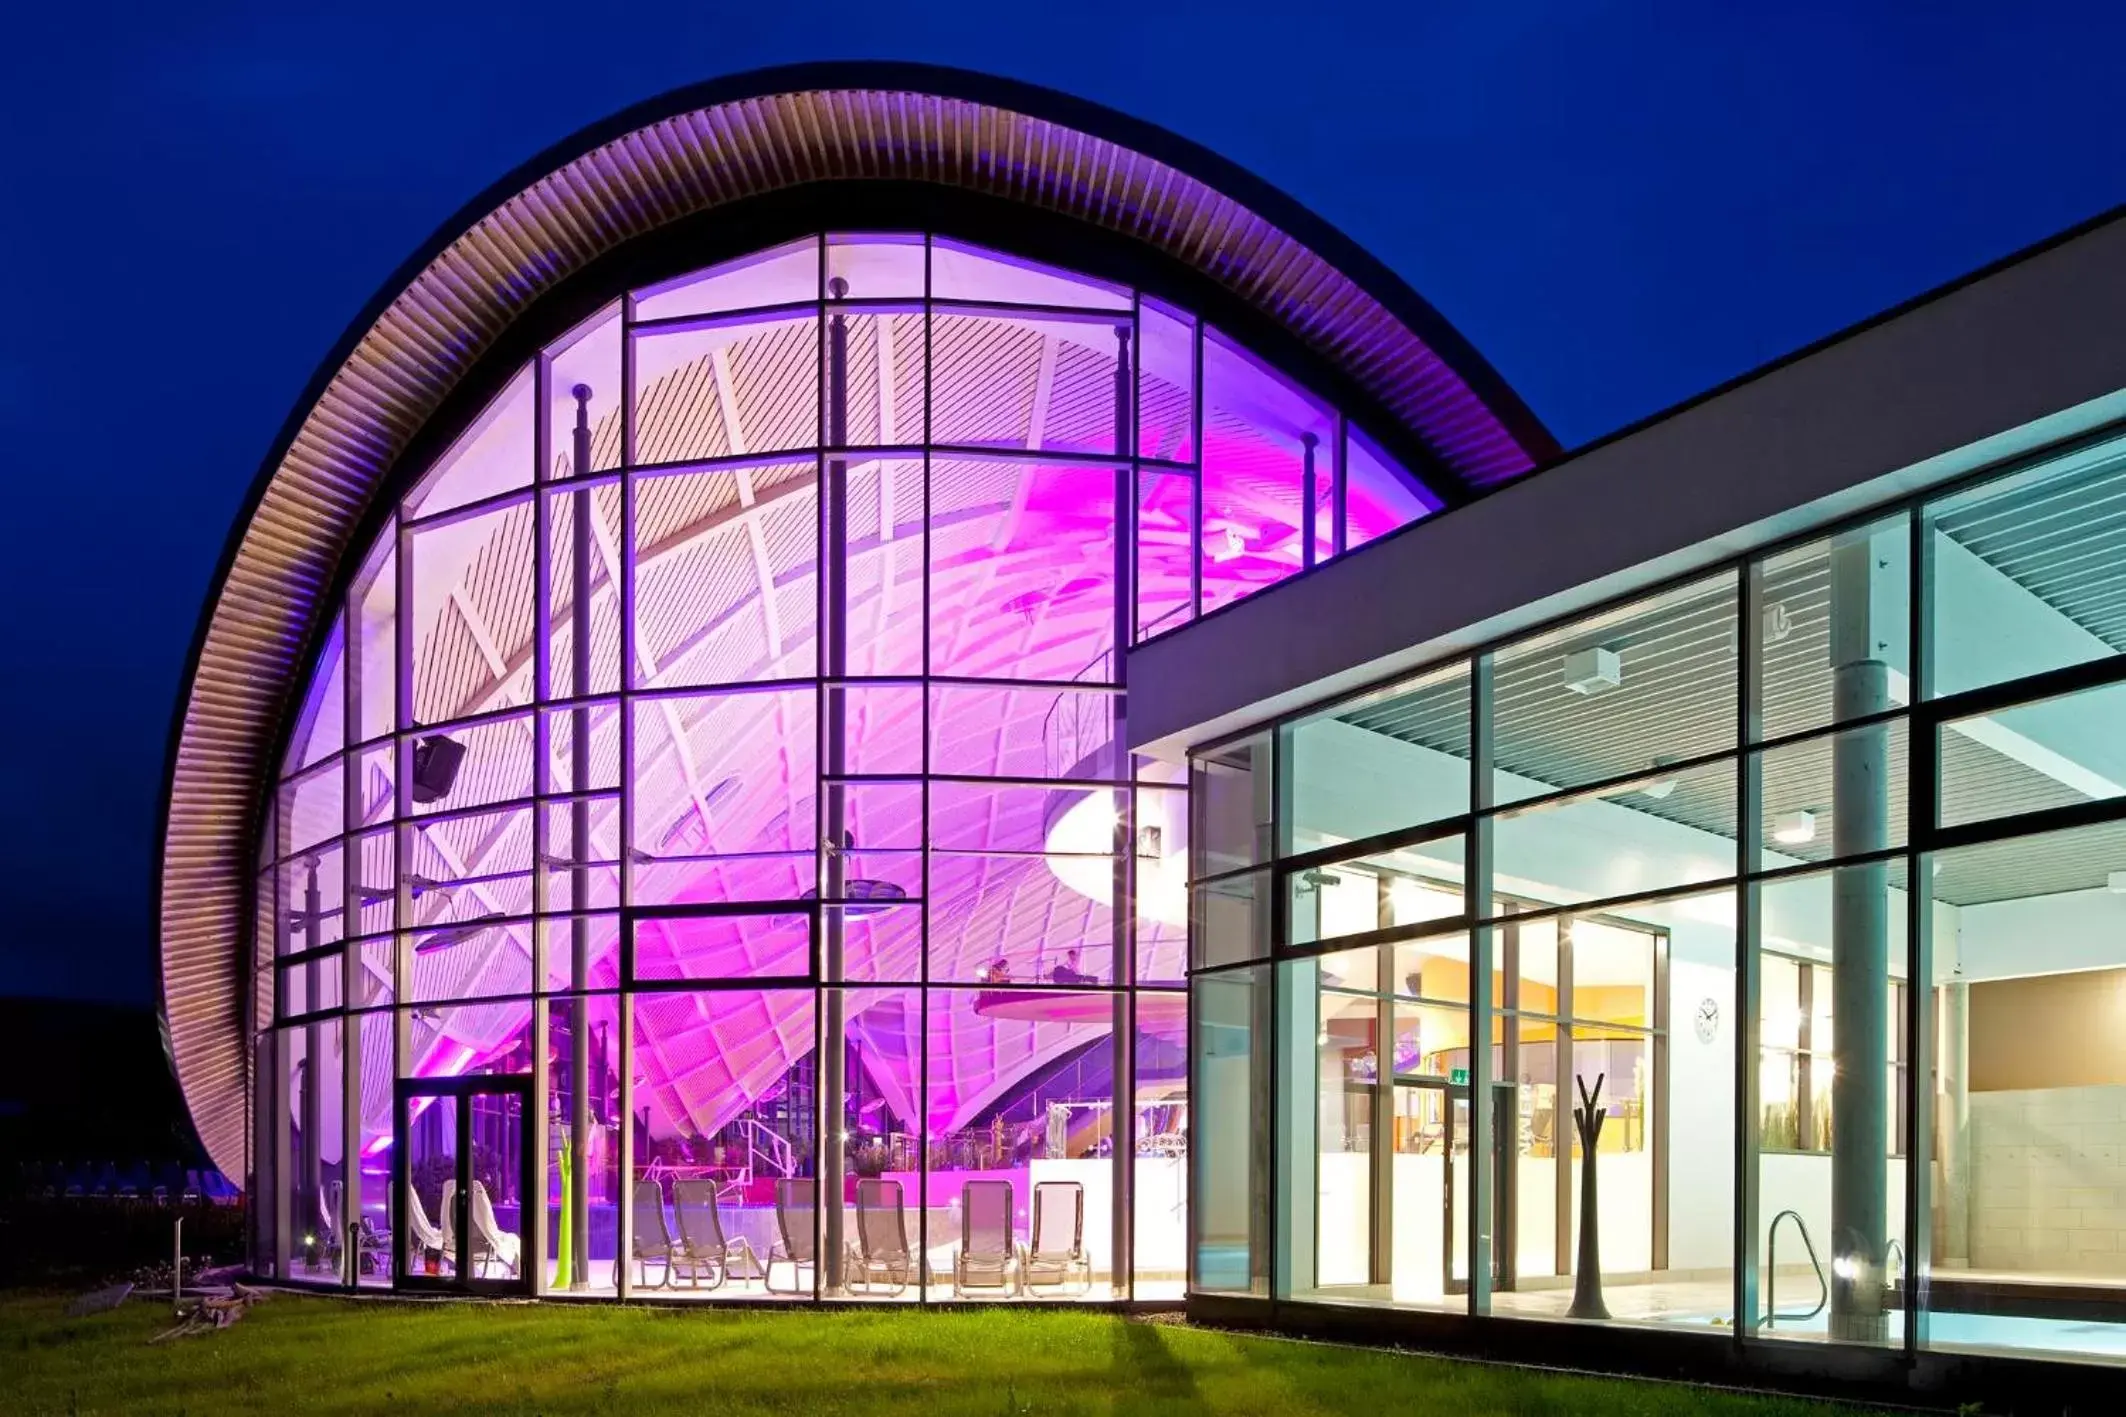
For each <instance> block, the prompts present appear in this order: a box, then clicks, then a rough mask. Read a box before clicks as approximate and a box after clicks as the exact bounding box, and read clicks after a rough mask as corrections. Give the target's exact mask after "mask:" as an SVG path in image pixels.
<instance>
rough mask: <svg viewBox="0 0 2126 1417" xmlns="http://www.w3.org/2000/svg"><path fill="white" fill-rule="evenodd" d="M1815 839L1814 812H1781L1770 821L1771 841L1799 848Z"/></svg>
mask: <svg viewBox="0 0 2126 1417" xmlns="http://www.w3.org/2000/svg"><path fill="white" fill-rule="evenodd" d="M1815 839H1816V814H1815V813H1814V812H1782V813H1780V814H1779V816H1777V817H1776V818H1774V819H1773V821H1772V840H1773V841H1777V842H1782V843H1784V844H1786V845H1788V846H1799V845H1800V844H1801V843H1802V842H1805V841H1814V840H1815Z"/></svg>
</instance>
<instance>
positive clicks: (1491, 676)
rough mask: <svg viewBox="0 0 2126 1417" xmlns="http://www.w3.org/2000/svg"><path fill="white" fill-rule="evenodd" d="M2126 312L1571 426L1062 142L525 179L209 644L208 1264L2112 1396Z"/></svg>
mask: <svg viewBox="0 0 2126 1417" xmlns="http://www.w3.org/2000/svg"><path fill="white" fill-rule="evenodd" d="M2122 272H2126V224H2115V223H2112V222H2108V221H2107V222H2099V223H2096V224H2093V225H2091V226H2089V227H2086V228H2084V229H2081V230H2079V231H2077V232H2075V233H2072V234H2070V235H2069V236H2067V237H2064V238H2062V239H2060V240H2059V241H2057V242H2055V243H2052V244H2050V245H2048V246H2047V247H2045V248H2043V249H2041V250H2038V251H2036V252H2033V253H2030V254H2027V255H2025V256H2022V257H2019V258H2017V259H2016V260H2014V261H2011V262H2008V263H2005V264H2004V265H2002V266H2000V267H1997V268H1995V269H1993V270H1991V271H1988V272H1985V273H1983V274H1981V275H1980V276H1977V277H1974V278H1972V279H1971V280H1969V281H1967V282H1964V283H1962V284H1960V285H1958V286H1956V287H1953V288H1951V289H1949V290H1947V291H1944V292H1940V293H1937V294H1936V295H1933V296H1930V297H1928V298H1926V299H1924V300H1922V301H1919V302H1915V303H1914V304H1913V305H1911V306H1908V307H1905V308H1903V309H1901V310H1899V311H1895V312H1892V313H1891V314H1890V315H1887V316H1885V317H1883V318H1882V319H1880V320H1878V321H1875V322H1872V323H1871V324H1869V325H1868V326H1865V327H1863V328H1862V329H1860V330H1857V331H1854V332H1850V333H1848V334H1845V335H1841V336H1839V337H1837V338H1836V339H1834V340H1831V341H1828V342H1826V343H1825V344H1823V345H1821V346H1818V347H1816V348H1814V349H1811V350H1809V351H1805V352H1804V353H1802V354H1800V355H1797V356H1795V357H1794V358H1792V359H1790V360H1787V361H1783V362H1782V363H1780V364H1779V365H1776V366H1774V367H1772V368H1770V369H1768V370H1765V371H1761V372H1759V373H1757V374H1754V375H1752V376H1749V377H1748V378H1746V379H1743V380H1740V381H1737V382H1736V383H1735V384H1733V385H1731V386H1729V387H1727V388H1724V389H1722V390H1718V391H1716V392H1714V393H1712V394H1709V395H1707V396H1706V397H1705V398H1703V399H1701V400H1698V401H1696V402H1694V403H1692V404H1690V405H1687V406H1685V407H1684V408H1681V409H1678V410H1675V411H1672V412H1670V413H1667V414H1664V415H1662V416H1660V417H1658V418H1656V419H1653V420H1650V421H1649V422H1647V423H1645V424H1643V425H1641V426H1639V427H1636V428H1633V429H1630V430H1626V431H1625V432H1623V433H1621V434H1618V435H1616V436H1614V437H1612V438H1610V439H1607V440H1604V441H1603V442H1601V443H1599V444H1597V445H1595V446H1593V447H1591V448H1587V449H1583V450H1580V451H1578V452H1575V453H1572V454H1570V455H1564V454H1561V453H1560V452H1559V450H1558V449H1557V447H1556V446H1555V445H1554V443H1553V442H1552V440H1551V439H1550V438H1549V436H1548V434H1547V433H1545V432H1544V430H1543V429H1542V427H1541V425H1540V424H1539V423H1538V422H1537V420H1536V419H1535V418H1534V417H1533V416H1532V415H1531V414H1530V413H1529V412H1528V411H1527V409H1526V408H1525V407H1523V405H1522V404H1521V403H1520V401H1519V400H1518V399H1517V398H1516V397H1515V396H1514V395H1513V394H1512V392H1511V391H1510V390H1509V389H1507V388H1506V386H1505V385H1504V383H1503V382H1502V381H1501V380H1500V379H1499V378H1498V376H1497V375H1496V374H1495V373H1494V372H1492V371H1491V370H1490V369H1489V367H1488V366H1487V365H1485V364H1484V362H1483V361H1482V360H1481V358H1480V357H1479V356H1478V355H1477V354H1476V353H1475V352H1474V351H1473V350H1471V349H1470V348H1469V347H1468V346H1467V344H1466V343H1465V342H1464V341H1462V340H1461V339H1460V338H1459V337H1458V336H1456V335H1455V334H1454V332H1453V331H1452V329H1450V328H1449V327H1448V326H1447V325H1446V324H1445V322H1444V321H1442V320H1441V319H1440V317H1439V316H1438V315H1437V314H1436V313H1435V312H1433V311H1432V310H1431V309H1430V308H1429V307H1428V306H1426V305H1425V304H1424V303H1423V302H1422V301H1421V300H1420V299H1419V298H1418V297H1417V296H1416V295H1415V294H1413V293H1412V292H1411V291H1410V290H1409V289H1408V288H1407V287H1405V286H1404V285H1403V284H1402V283H1401V282H1400V281H1398V280H1396V279H1395V278H1394V277H1393V276H1392V275H1390V274H1389V273H1388V272H1386V271H1385V270H1384V269H1383V268H1382V267H1380V265H1379V264H1378V263H1377V262H1375V261H1373V260H1371V259H1370V258H1368V257H1366V256H1365V255H1364V254H1363V253H1362V252H1360V251H1358V250H1357V249H1356V248H1354V247H1353V246H1352V245H1351V244H1350V243H1349V242H1348V241H1347V240H1345V239H1344V238H1342V237H1340V236H1338V235H1337V234H1336V233H1335V232H1334V231H1332V230H1330V229H1329V228H1327V227H1326V226H1325V225H1324V224H1323V223H1321V222H1320V221H1319V220H1318V219H1316V218H1314V217H1312V216H1310V215H1308V214H1307V213H1305V212H1304V211H1302V210H1300V209H1298V208H1297V207H1296V206H1295V205H1294V204H1293V203H1291V202H1290V201H1289V200H1288V199H1286V198H1284V197H1282V196H1280V195H1278V194H1277V193H1275V192H1273V191H1271V190H1269V189H1267V188H1266V187H1265V186H1264V185H1263V184H1261V183H1260V182H1259V181H1257V180H1255V179H1253V178H1250V177H1248V176H1247V175H1246V174H1244V173H1241V172H1239V171H1237V170H1235V169H1234V168H1232V167H1231V166H1230V165H1229V164H1226V163H1224V162H1222V161H1220V160H1219V159H1217V158H1215V157H1213V156H1212V155H1210V154H1207V153H1204V152H1202V151H1201V150H1200V149H1196V148H1194V147H1193V146H1192V145H1189V144H1186V143H1184V142H1182V141H1180V140H1178V139H1176V138H1173V137H1172V136H1171V135H1168V134H1165V133H1162V132H1158V131H1156V130H1152V129H1149V128H1147V127H1145V126H1144V125H1141V124H1138V123H1135V122H1132V121H1130V120H1127V119H1123V118H1121V117H1119V116H1117V115H1114V114H1112V113H1108V112H1106V111H1104V110H1100V109H1096V108H1094V107H1092V106H1090V105H1085V104H1082V103H1079V102H1077V101H1075V100H1070V99H1066V98H1063V97H1061V96H1059V95H1055V94H1052V93H1047V92H1045V91H1041V90H1035V89H1029V88H1025V87H1023V86H1019V85H1015V84H1006V83H1002V82H1000V81H996V80H991V79H986V78H980V77H977V76H971V75H966V74H961V73H956V72H953V71H943V70H932V69H924V68H918V67H910V66H899V65H889V66H878V65H836V66H825V67H814V68H803V69H796V70H782V71H768V72H764V73H761V74H755V75H748V76H742V77H740V78H738V79H734V80H730V81H726V82H722V83H718V84H712V85H709V86H706V87H704V88H701V89H698V90H691V91H687V92H684V93H681V94H676V95H672V96H668V97H667V98H665V99H661V100H657V101H656V102H654V103H652V104H650V105H647V106H645V107H644V108H642V109H639V110H636V111H632V112H630V113H627V114H622V115H620V116H619V117H617V118H616V119H614V120H612V121H611V122H610V123H608V124H605V125H601V126H600V127H599V128H598V129H595V130H593V131H591V132H589V133H586V134H584V135H581V136H579V137H578V138H577V139H573V140H571V141H570V142H568V143H566V144H564V145H563V146H562V147H561V148H560V149H557V150H556V151H554V152H552V153H549V154H547V155H544V156H542V157H541V158H539V159H537V160H535V161H534V162H533V163H532V164H530V165H528V166H527V167H526V168H525V169H523V170H521V171H520V172H519V173H517V174H514V175H512V176H511V177H510V178H508V179H505V181H504V182H503V183H501V184H499V185H498V186H497V187H496V188H495V189H493V190H492V191H490V192H489V193H488V194H486V195H484V196H483V197H481V198H480V199H478V200H477V201H476V202H475V203H473V204H472V205H471V206H470V207H468V208H467V209H466V210H465V211H464V212H462V213H461V214H460V215H459V216H458V217H457V218H454V219H453V220H452V222H450V223H449V224H447V225H446V227H445V228H444V230H443V231H442V232H441V233H439V235H438V236H437V237H436V238H435V240H434V241H433V242H431V244H430V246H429V247H428V248H427V249H426V250H424V251H423V252H422V253H420V254H419V255H418V256H416V257H415V258H414V259H413V260H412V261H410V262H409V263H408V264H407V265H406V266H405V267H404V268H402V269H401V271H400V272H399V273H398V274H397V275H396V276H395V277H394V278H393V279H392V281H391V282H389V283H388V284H387V286H386V289H385V290H384V291H383V292H382V293H381V294H380V295H379V296H378V298H377V300H376V301H375V302H374V303H373V304H372V306H371V308H370V309H369V310H367V311H365V312H364V314H363V315H362V316H361V317H360V318H359V319H358V320H357V321H356V322H355V324H354V325H353V326H352V327H351V328H350V330H349V333H348V335H347V336H346V337H345V339H344V340H343V342H342V344H341V346H340V348H338V349H337V350H335V351H334V353H333V354H332V355H331V356H330V357H329V358H328V360H327V361H326V363H325V365H324V366H323V367H322V368H321V370H320V372H319V374H318V376H317V378H316V379H315V380H314V381H313V384H312V386H311V388H310V390H309V391H308V393H307V394H306V396H305V398H304V401H303V403H302V405H301V406H300V407H299V408H298V410H297V411H296V412H295V414H294V415H293V416H292V417H291V418H290V420H289V422H288V424H287V426H286V428H285V429H284V430H283V434H282V437H281V439H280V440H279V443H278V444H277V446H276V449H275V451H274V453H273V455H272V456H271V457H270V458H269V459H268V461H267V464H266V466H265V468H264V469H263V471H262V473H261V476H260V479H259V482H258V485H257V487H256V489H255V491H254V495H253V499H252V503H251V506H250V509H249V510H248V511H247V513H246V515H245V518H244V520H243V522H242V523H241V524H240V527H239V529H238V532H237V534H236V536H235V537H234V538H233V539H232V542H231V545H230V549H229V552H228V555H227V558H226V559H225V563H224V568H223V574H222V576H221V578H220V581H219V583H218V585H217V587H216V590H215V592H214V595H213V597H212V599H211V601H210V604H209V606H208V609H207V613H206V617H205V619H204V620H203V622H202V627H201V632H200V636H199V640H198V644H197V647H196V651H195V656H194V668H193V673H192V676H191V681H190V683H189V684H188V686H187V689H186V692H185V696H184V699H183V702H182V703H181V705H180V709H179V715H178V720H177V723H176V725H175V730H174V734H173V749H172V759H171V780H170V785H169V789H168V810H167V814H166V823H165V831H164V839H163V850H162V857H161V866H160V870H161V877H160V895H159V900H160V913H161V914H160V918H161V928H162V963H163V1004H164V1010H165V1014H166V1017H167V1021H168V1025H169V1032H170V1038H171V1044H172V1051H173V1054H174V1057H175V1061H176V1065H177V1069H178V1073H179V1077H180V1080H181V1082H182V1084H183V1086H184V1089H185V1092H186V1096H187V1098H188V1100H189V1102H190V1105H191V1108H192V1112H193V1116H194V1119H195V1121H196V1123H197V1125H198V1128H199V1130H200V1133H201V1136H202V1139H203V1141H204V1142H205V1144H206V1145H207V1147H208V1149H209V1150H210V1151H211V1153H212V1154H213V1156H214V1158H215V1160H216V1162H217V1164H218V1165H219V1166H220V1167H221V1168H222V1169H223V1170H224V1171H226V1172H227V1173H228V1174H230V1175H232V1176H247V1177H248V1178H249V1190H250V1194H251V1197H252V1205H253V1212H252V1213H253V1216H254V1228H255V1237H254V1260H253V1262H254V1267H255V1268H256V1269H257V1270H258V1271H259V1272H260V1273H261V1274H263V1275H268V1276H271V1277H273V1278H276V1279H280V1280H288V1281H294V1282H302V1283H311V1284H318V1285H323V1286H335V1287H341V1288H377V1289H386V1288H398V1289H406V1290H419V1289H433V1290H452V1289H455V1290H463V1291H469V1292H490V1291H495V1292H517V1293H527V1294H551V1293H574V1294H590V1295H603V1296H606V1297H616V1298H623V1299H627V1298H639V1297H659V1298H693V1297H700V1298H703V1299H726V1298H751V1299H754V1300H765V1299H767V1298H770V1297H773V1298H783V1299H792V1300H804V1301H809V1300H815V1299H825V1300H833V1301H845V1300H846V1301H862V1300H877V1301H882V1302H883V1301H902V1302H918V1301H924V1300H943V1299H957V1298H967V1297H977V1298H996V1299H1005V1298H1010V1299H1031V1298H1072V1299H1081V1300H1088V1299H1089V1300H1097V1301H1103V1302H1115V1301H1123V1302H1137V1303H1143V1302H1182V1301H1185V1302H1186V1303H1187V1305H1188V1307H1189V1309H1190V1311H1191V1312H1192V1313H1195V1314H1198V1315H1200V1316H1203V1317H1207V1318H1215V1319H1221V1320H1225V1321H1230V1322H1236V1323H1246V1324H1262V1325H1266V1326H1275V1327H1283V1328H1290V1329H1302V1330H1308V1331H1323V1332H1338V1333H1348V1334H1359V1335H1372V1336H1380V1337H1395V1338H1398V1339H1403V1340H1407V1341H1419V1342H1429V1343H1433V1344H1438V1345H1442V1346H1462V1347H1472V1348H1478V1349H1482V1350H1485V1351H1492V1352H1499V1353H1506V1354H1515V1353H1531V1354H1533V1353H1541V1354H1544V1355H1546V1356H1547V1357H1550V1358H1553V1359H1555V1358H1560V1357H1564V1358H1570V1359H1571V1360H1573V1361H1576V1362H1584V1363H1589V1364H1595V1365H1605V1366H1621V1367H1628V1368H1638V1369H1642V1370H1658V1371H1692V1372H1698V1373H1706V1374H1720V1375H1723V1376H1727V1377H1730V1378H1733V1377H1737V1376H1740V1377H1743V1378H1745V1379H1748V1378H1751V1377H1754V1378H1755V1379H1756V1380H1759V1381H1788V1382H1792V1381H1811V1380H1813V1381H1833V1380H1839V1381H1847V1382H1851V1383H1855V1384H1860V1385H1862V1386H1864V1387H1866V1388H1868V1389H1869V1390H1873V1391H1881V1392H1884V1393H1889V1392H1903V1391H1919V1392H1922V1393H1930V1394H1941V1393H1948V1392H1966V1393H1968V1392H1971V1391H1976V1390H1979V1389H1980V1388H1983V1387H1984V1385H1985V1384H1989V1383H1990V1384H2001V1385H2018V1384H2019V1385H2021V1387H2022V1390H2023V1391H2026V1392H2027V1391H2031V1390H2033V1389H2031V1388H2030V1387H2029V1386H2028V1385H2029V1384H2030V1383H2033V1382H2036V1383H2044V1384H2051V1385H2053V1386H2054V1387H2057V1388H2058V1389H2059V1390H2061V1391H2069V1390H2072V1389H2073V1388H2074V1387H2075V1386H2076V1385H2077V1384H2082V1383H2085V1382H2089V1381H2095V1380H2096V1379H2095V1378H2094V1377H2092V1374H2093V1373H2096V1372H2101V1371H2103V1370H2101V1369H2090V1368H2088V1367H2087V1366H2086V1365H2089V1364H2104V1363H2108V1362H2116V1361H2118V1360H2119V1359H2121V1358H2122V1357H2126V1048H2122V1047H2120V1046H2114V1043H2115V1040H2116V1039H2117V1038H2120V1037H2126V1027H2122V1025H2126V785H2122V784H2126V747H2122V746H2121V743H2122V740H2121V738H2120V735H2119V733H2118V732H2117V730H2116V728H2115V726H2114V725H2115V724H2116V722H2118V721H2119V720H2120V712H2121V709H2122V707H2126V687H2122V686H2126V657H2122V655H2126V569H2122V568H2126V558H2122V557H2121V555H2120V552H2121V550H2122V549H2126V434H2121V433H2120V432H2119V431H2118V429H2117V428H2116V426H2115V424H2116V421H2117V420H2118V419H2119V418H2120V416H2121V415H2122V413H2126V402H2122V398H2126V395H2122V394H2121V391H2122V390H2126V320H2122V318H2121V316H2126V278H2122ZM1479 1038H1481V1039H1483V1040H1484V1045H1483V1046H1477V1040H1478V1039H1479ZM2074 1365H2084V1366H2080V1367H2077V1366H2074ZM2106 1376H2113V1377H2115V1374H2106ZM1974 1385H1976V1386H1974Z"/></svg>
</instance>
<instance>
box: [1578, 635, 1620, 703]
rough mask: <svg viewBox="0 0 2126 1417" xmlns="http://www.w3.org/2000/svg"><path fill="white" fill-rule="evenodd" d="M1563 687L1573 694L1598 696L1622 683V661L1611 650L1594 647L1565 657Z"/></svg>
mask: <svg viewBox="0 0 2126 1417" xmlns="http://www.w3.org/2000/svg"><path fill="white" fill-rule="evenodd" d="M1564 679H1565V687H1566V688H1568V689H1570V690H1572V692H1574V693H1575V694H1600V693H1604V692H1606V691H1607V690H1610V689H1614V688H1616V687H1617V686H1618V685H1619V684H1622V683H1623V682H1624V659H1623V657H1622V656H1621V655H1619V654H1618V653H1617V652H1616V651H1615V650H1613V649H1604V648H1602V646H1600V645H1594V646H1592V647H1590V648H1588V649H1576V650H1574V651H1573V652H1572V653H1570V654H1568V655H1566V656H1565V666H1564Z"/></svg>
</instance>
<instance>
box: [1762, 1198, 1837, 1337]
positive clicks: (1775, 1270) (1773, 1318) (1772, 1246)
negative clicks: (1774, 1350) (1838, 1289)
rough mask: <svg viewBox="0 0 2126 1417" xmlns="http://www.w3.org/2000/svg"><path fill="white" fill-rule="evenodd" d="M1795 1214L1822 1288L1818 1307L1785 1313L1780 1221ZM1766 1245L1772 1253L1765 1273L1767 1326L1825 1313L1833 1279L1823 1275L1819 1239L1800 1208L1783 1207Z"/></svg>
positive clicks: (1797, 1225) (1812, 1267) (1774, 1326)
mask: <svg viewBox="0 0 2126 1417" xmlns="http://www.w3.org/2000/svg"><path fill="white" fill-rule="evenodd" d="M1789 1217H1791V1218H1792V1219H1793V1222H1794V1228H1795V1229H1796V1230H1799V1231H1800V1232H1801V1248H1802V1249H1804V1250H1806V1251H1808V1255H1809V1267H1810V1268H1811V1269H1813V1270H1815V1271H1816V1288H1817V1291H1818V1294H1817V1299H1816V1307H1815V1308H1813V1309H1810V1310H1809V1311H1808V1312H1807V1313H1805V1314H1782V1313H1780V1312H1779V1222H1780V1221H1782V1220H1785V1219H1788V1218H1789ZM1765 1243H1766V1248H1767V1250H1768V1251H1769V1252H1770V1254H1769V1258H1768V1260H1767V1262H1766V1265H1765V1275H1764V1326H1765V1327H1766V1328H1776V1327H1777V1326H1778V1324H1779V1320H1781V1319H1787V1320H1790V1321H1793V1322H1797V1323H1806V1322H1807V1321H1808V1320H1810V1319H1813V1318H1815V1317H1816V1316H1817V1315H1818V1314H1820V1313H1822V1312H1823V1306H1824V1305H1826V1304H1828V1303H1830V1302H1831V1286H1830V1282H1829V1281H1828V1280H1826V1279H1825V1278H1824V1277H1823V1261H1821V1260H1819V1259H1817V1258H1816V1242H1815V1241H1814V1240H1811V1239H1810V1238H1809V1225H1808V1222H1807V1221H1805V1220H1803V1219H1802V1218H1801V1212H1800V1211H1798V1210H1782V1211H1780V1212H1779V1213H1778V1214H1777V1215H1775V1216H1773V1217H1772V1227H1771V1229H1770V1231H1769V1232H1767V1235H1766V1241H1765Z"/></svg>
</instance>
